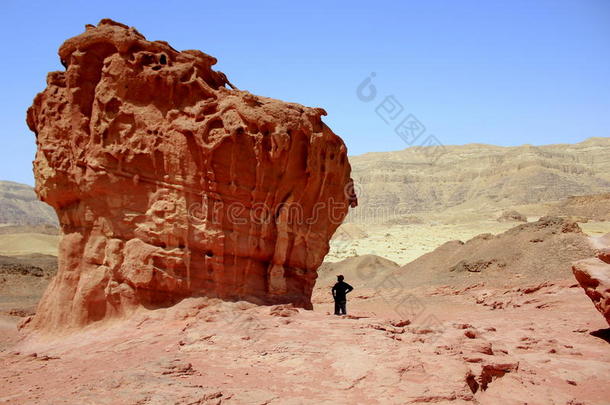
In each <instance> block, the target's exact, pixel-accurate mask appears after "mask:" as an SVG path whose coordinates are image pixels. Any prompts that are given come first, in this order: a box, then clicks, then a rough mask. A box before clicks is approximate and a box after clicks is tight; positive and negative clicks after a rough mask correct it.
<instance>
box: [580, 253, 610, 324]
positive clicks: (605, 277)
mask: <svg viewBox="0 0 610 405" xmlns="http://www.w3.org/2000/svg"><path fill="white" fill-rule="evenodd" d="M609 253H610V250H608V249H603V250H601V251H600V252H599V253H598V255H597V258H591V259H585V260H579V261H577V262H575V263H574V264H573V265H572V272H573V273H574V277H576V280H578V283H579V284H580V286H581V287H582V288H583V289H584V290H585V294H587V296H588V297H589V298H591V301H593V305H595V308H597V310H598V311H599V312H600V313H601V314H602V315H603V316H604V318H606V321H607V322H608V325H610V255H609Z"/></svg>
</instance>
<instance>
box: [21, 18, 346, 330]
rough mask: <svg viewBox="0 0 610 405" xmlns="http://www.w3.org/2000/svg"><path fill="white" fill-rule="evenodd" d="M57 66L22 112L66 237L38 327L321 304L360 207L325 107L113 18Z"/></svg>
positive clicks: (72, 43)
mask: <svg viewBox="0 0 610 405" xmlns="http://www.w3.org/2000/svg"><path fill="white" fill-rule="evenodd" d="M59 56H60V58H61V62H62V64H63V65H64V66H65V68H66V70H65V71H64V72H51V73H49V75H48V78H47V88H46V89H45V90H44V91H43V92H42V93H40V94H38V95H37V96H36V98H35V100H34V103H33V105H32V107H30V109H29V110H28V114H27V123H28V125H29V127H30V128H31V129H32V131H34V132H35V133H36V137H37V145H38V151H37V153H36V160H35V162H34V172H35V176H36V192H37V193H38V195H39V197H40V198H41V199H42V200H43V201H45V202H47V203H48V204H50V205H51V206H53V207H54V208H55V210H56V211H57V214H58V217H59V220H60V222H61V228H62V231H63V232H62V233H63V234H62V238H61V242H60V253H59V272H58V274H57V276H56V278H55V279H54V280H53V282H52V283H51V285H50V286H49V288H48V290H47V291H46V293H45V295H44V297H43V299H42V301H41V303H40V305H39V308H38V312H37V314H36V316H35V317H34V319H33V321H32V324H33V325H35V326H37V327H50V328H53V327H69V326H80V325H84V324H87V323H90V322H93V321H97V320H101V319H104V318H108V317H112V316H117V315H122V314H125V313H129V312H131V311H132V310H133V309H134V308H137V307H138V306H146V307H156V306H167V305H172V304H173V303H175V302H177V301H178V300H180V299H182V298H184V297H187V296H193V295H206V296H213V297H220V298H225V299H244V300H250V301H252V302H257V303H289V302H290V303H294V304H296V305H298V306H301V307H305V308H310V307H311V302H310V297H311V291H312V288H313V286H314V282H315V279H316V269H317V268H318V266H319V265H320V264H321V262H322V260H323V258H324V255H325V254H326V253H327V251H328V241H329V239H330V237H331V236H332V234H333V232H334V231H335V229H336V228H337V227H338V226H339V224H340V223H341V222H342V220H343V218H344V217H345V215H346V213H347V210H348V207H349V206H350V205H351V206H355V204H356V197H355V195H354V193H353V191H352V190H353V189H352V187H351V179H350V165H349V162H348V159H347V154H346V147H345V145H344V143H343V141H342V140H341V139H340V138H339V137H338V136H337V135H335V134H334V133H333V132H332V131H331V130H330V129H329V128H328V127H327V126H326V125H325V124H324V123H323V122H322V120H321V116H322V115H325V114H326V113H325V111H324V110H322V109H320V108H308V107H303V106H301V105H298V104H293V103H286V102H283V101H279V100H273V99H269V98H265V97H259V96H255V95H252V94H250V93H248V92H246V91H239V90H236V89H235V88H234V86H232V85H231V84H230V83H229V82H228V80H227V78H226V76H225V75H224V74H223V73H222V72H218V71H214V70H212V65H214V64H215V63H216V59H215V58H213V57H212V56H209V55H207V54H205V53H203V52H200V51H194V50H188V51H182V52H178V51H176V50H175V49H173V48H172V47H171V46H170V45H169V44H167V43H166V42H162V41H153V42H150V41H147V40H146V39H145V38H144V36H142V35H141V34H140V33H138V32H137V31H136V30H135V29H134V28H129V27H127V26H125V25H123V24H119V23H116V22H113V21H110V20H102V21H101V22H100V23H99V24H98V26H97V27H95V26H92V25H88V26H87V27H86V32H84V33H83V34H81V35H78V36H76V37H74V38H71V39H69V40H67V41H66V42H65V43H64V44H63V45H62V46H61V47H60V49H59ZM225 85H229V86H230V87H231V88H232V89H229V88H226V87H225Z"/></svg>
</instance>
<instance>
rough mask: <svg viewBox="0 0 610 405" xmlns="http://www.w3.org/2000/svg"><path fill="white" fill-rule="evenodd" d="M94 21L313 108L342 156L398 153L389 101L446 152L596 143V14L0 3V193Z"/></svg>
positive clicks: (468, 6) (376, 6)
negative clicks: (63, 51) (67, 48)
mask: <svg viewBox="0 0 610 405" xmlns="http://www.w3.org/2000/svg"><path fill="white" fill-rule="evenodd" d="M105 17H108V18H112V19H114V20H117V21H120V22H122V23H125V24H127V25H131V26H135V27H136V28H137V29H138V30H139V31H140V32H141V33H142V34H144V35H145V36H146V37H147V38H148V39H150V40H156V39H161V40H165V41H167V42H169V43H170V44H171V45H172V46H173V47H174V48H176V49H179V50H183V49H200V50H202V51H204V52H206V53H209V54H211V55H213V56H215V57H216V58H218V60H219V63H218V65H217V66H216V68H217V69H219V70H222V71H223V72H225V73H226V74H227V76H228V77H229V80H231V81H232V82H233V83H234V84H235V85H236V86H237V87H239V88H240V89H245V90H249V91H251V92H252V93H255V94H259V95H264V96H269V97H274V98H279V99H283V100H286V101H293V102H298V103H302V104H305V105H309V106H317V107H323V108H325V109H326V110H327V111H328V116H327V117H326V119H325V122H326V123H327V124H328V125H329V126H330V127H331V128H332V129H333V130H334V131H335V132H336V133H337V134H339V135H341V136H342V137H343V139H344V140H345V142H346V143H347V145H348V148H349V153H350V154H351V155H354V154H361V153H364V152H368V151H388V150H398V149H404V148H405V147H406V146H407V145H406V144H405V143H404V142H403V140H402V139H401V138H400V137H398V136H397V135H396V134H395V133H394V131H393V126H390V125H388V124H386V123H385V122H384V121H383V120H382V119H381V118H380V117H379V116H378V115H377V114H376V112H375V110H376V107H377V106H378V105H379V102H381V101H382V100H383V99H384V97H386V96H390V95H393V96H394V99H395V100H396V101H397V102H399V103H400V104H401V105H402V106H403V107H404V112H403V114H405V115H406V114H413V115H414V116H416V117H417V119H418V120H419V121H420V122H421V123H422V124H423V125H424V126H425V127H426V129H427V133H428V134H434V135H435V136H436V137H437V138H438V139H439V140H440V141H441V142H442V143H444V144H446V145H453V144H464V143H472V142H476V143H490V144H498V145H520V144H524V143H530V144H535V145H539V144H548V143H573V142H579V141H582V140H584V139H586V138H588V137H591V136H604V137H606V136H610V0H571V1H562V0H548V1H547V0H511V1H499V0H498V1H467V0H466V1H453V0H446V1H438V0H421V1H394V2H390V1H379V0H377V1H354V0H352V1H330V0H326V1H317V0H309V1H305V2H300V1H286V0H283V1H219V0H216V1H205V0H198V1H168V0H165V1H151V0H148V1H129V0H121V1H114V0H106V1H91V0H88V1H62V0H55V1H33V0H28V1H22V0H20V1H12V0H9V1H7V0H0V18H1V20H2V24H1V25H0V33H1V37H2V38H3V47H2V48H3V53H2V63H0V83H1V89H2V97H0V142H1V145H2V147H1V148H0V179H2V180H13V181H18V182H22V183H28V184H33V176H32V169H31V161H32V159H33V157H34V150H35V144H34V135H33V134H32V133H31V132H30V131H29V130H28V128H27V126H26V124H25V111H26V109H27V108H28V106H29V105H30V104H31V102H32V99H33V98H34V96H35V95H36V93H37V92H39V91H41V90H43V88H44V87H45V77H46V74H47V72H48V71H52V70H62V69H63V68H62V66H61V64H60V63H59V60H58V57H57V49H58V47H59V46H60V45H61V43H62V42H63V41H64V40H65V39H67V38H69V37H72V36H74V35H77V34H80V33H81V32H83V31H84V25H85V24H87V23H92V24H97V22H98V21H99V20H100V19H101V18H105ZM372 72H374V73H375V74H376V76H375V78H374V79H373V85H374V86H375V88H376V89H377V97H376V99H374V100H373V101H370V102H363V101H361V100H360V99H359V98H358V97H357V96H356V89H357V87H358V85H359V84H360V83H361V82H362V80H363V79H365V78H366V77H367V76H368V75H369V74H370V73H372ZM397 119H400V117H399V118H397Z"/></svg>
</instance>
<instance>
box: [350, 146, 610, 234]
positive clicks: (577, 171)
mask: <svg viewBox="0 0 610 405" xmlns="http://www.w3.org/2000/svg"><path fill="white" fill-rule="evenodd" d="M350 163H351V165H352V177H353V178H354V181H355V184H356V189H357V192H358V203H359V206H358V207H357V208H356V210H354V211H353V212H352V218H356V221H357V219H358V218H360V219H362V218H364V219H366V218H370V217H371V216H374V213H375V212H377V211H384V212H389V213H396V212H400V213H401V214H402V215H406V214H410V213H417V212H435V211H436V212H439V211H442V210H446V209H448V208H458V209H459V208H465V209H471V210H476V209H479V208H481V207H493V208H496V209H500V208H505V207H513V206H518V205H525V204H535V203H543V202H550V201H557V200H561V199H564V198H566V197H569V196H574V195H590V194H599V193H604V192H609V191H610V138H589V139H587V140H585V141H583V142H580V143H576V144H557V145H544V146H532V145H523V146H513V147H503V146H493V145H483V144H469V145H460V146H445V147H444V153H443V154H442V155H441V156H440V157H439V158H438V159H437V160H436V161H434V162H432V161H430V159H429V155H427V154H426V153H424V152H422V149H421V148H420V149H418V148H413V147H411V148H407V149H404V150H401V151H396V152H373V153H366V154H363V155H359V156H351V157H350ZM386 217H387V215H386ZM385 219H387V218H385ZM363 222H367V221H363Z"/></svg>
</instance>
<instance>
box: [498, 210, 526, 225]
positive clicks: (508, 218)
mask: <svg viewBox="0 0 610 405" xmlns="http://www.w3.org/2000/svg"><path fill="white" fill-rule="evenodd" d="M497 221H498V222H527V217H526V216H525V215H523V214H521V213H520V212H518V211H515V210H511V211H504V212H503V213H502V215H500V216H499V217H498V219H497Z"/></svg>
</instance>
